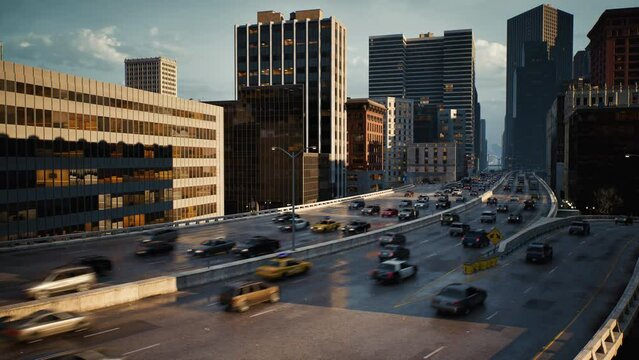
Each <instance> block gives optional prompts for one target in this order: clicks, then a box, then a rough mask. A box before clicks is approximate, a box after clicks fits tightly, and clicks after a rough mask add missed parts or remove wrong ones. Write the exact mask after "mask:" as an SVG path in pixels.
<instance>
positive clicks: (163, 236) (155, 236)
mask: <svg viewBox="0 0 639 360" xmlns="http://www.w3.org/2000/svg"><path fill="white" fill-rule="evenodd" d="M177 238H178V231H177V230H175V229H163V230H156V231H152V232H151V233H149V235H147V236H146V238H145V239H143V240H142V241H166V242H175V241H176V240H177Z"/></svg>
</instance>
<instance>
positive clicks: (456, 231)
mask: <svg viewBox="0 0 639 360" xmlns="http://www.w3.org/2000/svg"><path fill="white" fill-rule="evenodd" d="M469 230H470V225H468V224H464V223H460V222H454V223H452V224H450V228H448V234H449V235H450V236H463V235H464V234H466V232H467V231H469Z"/></svg>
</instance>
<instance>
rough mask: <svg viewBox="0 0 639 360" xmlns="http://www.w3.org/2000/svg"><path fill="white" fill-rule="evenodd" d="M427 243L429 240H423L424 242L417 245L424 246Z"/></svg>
mask: <svg viewBox="0 0 639 360" xmlns="http://www.w3.org/2000/svg"><path fill="white" fill-rule="evenodd" d="M429 241H430V240H424V241H422V242H420V243H419V244H418V245H421V244H426V243H427V242H429Z"/></svg>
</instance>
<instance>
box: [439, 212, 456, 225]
mask: <svg viewBox="0 0 639 360" xmlns="http://www.w3.org/2000/svg"><path fill="white" fill-rule="evenodd" d="M456 221H459V214H457V213H454V212H449V213H444V214H442V215H441V217H440V218H439V223H440V224H442V225H450V224H452V223H454V222H456Z"/></svg>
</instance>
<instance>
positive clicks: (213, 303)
mask: <svg viewBox="0 0 639 360" xmlns="http://www.w3.org/2000/svg"><path fill="white" fill-rule="evenodd" d="M217 304H218V303H216V302H212V303H208V304H206V306H215V305H217Z"/></svg>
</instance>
